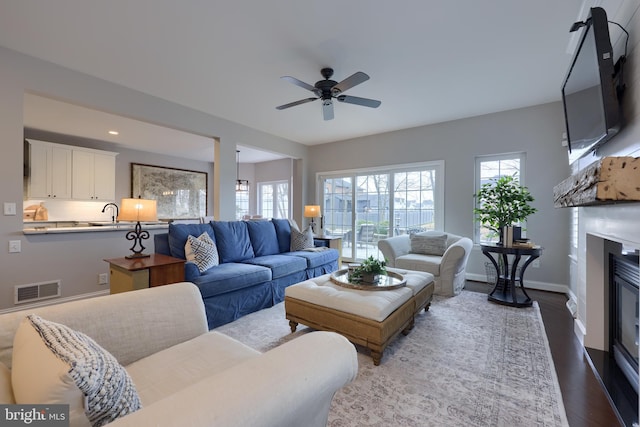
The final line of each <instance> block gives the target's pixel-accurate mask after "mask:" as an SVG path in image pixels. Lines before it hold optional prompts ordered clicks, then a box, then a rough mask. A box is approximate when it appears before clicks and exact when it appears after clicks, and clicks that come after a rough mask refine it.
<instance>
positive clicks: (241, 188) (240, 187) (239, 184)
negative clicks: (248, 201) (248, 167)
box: [236, 150, 249, 193]
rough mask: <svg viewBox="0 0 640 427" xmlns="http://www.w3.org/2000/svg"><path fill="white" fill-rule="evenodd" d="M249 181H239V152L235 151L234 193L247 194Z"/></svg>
mask: <svg viewBox="0 0 640 427" xmlns="http://www.w3.org/2000/svg"><path fill="white" fill-rule="evenodd" d="M248 191H249V181H248V180H246V179H240V150H236V192H237V193H240V192H248Z"/></svg>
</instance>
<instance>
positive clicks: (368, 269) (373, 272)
mask: <svg viewBox="0 0 640 427" xmlns="http://www.w3.org/2000/svg"><path fill="white" fill-rule="evenodd" d="M386 265H387V260H383V261H380V260H377V259H375V258H374V257H373V255H371V256H369V258H367V259H365V260H364V261H362V262H361V263H360V265H359V266H358V267H356V268H355V269H354V270H353V273H351V276H350V277H349V280H354V281H358V282H364V283H377V282H378V278H379V277H378V276H380V275H381V274H387V268H386Z"/></svg>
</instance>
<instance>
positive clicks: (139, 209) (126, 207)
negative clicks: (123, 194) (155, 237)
mask: <svg viewBox="0 0 640 427" xmlns="http://www.w3.org/2000/svg"><path fill="white" fill-rule="evenodd" d="M157 220H158V210H157V206H156V201H155V200H149V199H122V203H121V204H120V213H119V214H118V221H157Z"/></svg>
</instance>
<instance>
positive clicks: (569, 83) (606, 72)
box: [562, 7, 622, 163]
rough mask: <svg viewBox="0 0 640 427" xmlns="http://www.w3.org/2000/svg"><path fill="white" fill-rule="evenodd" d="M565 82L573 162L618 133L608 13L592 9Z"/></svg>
mask: <svg viewBox="0 0 640 427" xmlns="http://www.w3.org/2000/svg"><path fill="white" fill-rule="evenodd" d="M584 27H585V28H584V30H583V33H582V37H581V38H580V41H579V43H578V48H577V49H576V52H575V53H574V55H573V59H572V61H571V66H570V67H569V71H568V72H567V76H566V78H565V80H564V83H563V85H562V102H563V105H564V116H565V122H566V127H567V142H568V147H569V163H574V162H575V161H576V160H578V159H579V158H581V157H583V156H585V155H586V154H588V153H590V152H592V151H593V150H595V149H596V148H598V147H599V146H600V145H602V144H604V143H605V142H606V141H607V140H609V139H610V138H612V137H613V136H614V135H616V134H617V133H618V131H619V130H620V127H621V121H622V120H621V113H620V103H619V100H618V94H617V92H616V83H615V78H614V74H615V71H614V68H615V67H614V61H613V49H612V47H611V40H610V38H609V24H608V21H607V13H606V12H605V11H604V9H602V8H600V7H594V8H592V9H591V12H590V15H589V17H588V18H587V20H586V22H585V23H584Z"/></svg>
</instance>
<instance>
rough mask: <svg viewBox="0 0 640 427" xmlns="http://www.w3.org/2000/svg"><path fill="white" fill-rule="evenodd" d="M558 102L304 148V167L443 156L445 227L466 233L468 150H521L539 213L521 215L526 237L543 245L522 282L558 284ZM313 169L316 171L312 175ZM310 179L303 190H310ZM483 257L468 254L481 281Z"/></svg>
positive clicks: (562, 247) (563, 273) (562, 245)
mask: <svg viewBox="0 0 640 427" xmlns="http://www.w3.org/2000/svg"><path fill="white" fill-rule="evenodd" d="M563 120H564V118H563V113H562V106H561V104H560V103H559V102H557V103H551V104H545V105H539V106H535V107H529V108H523V109H519V110H511V111H505V112H501V113H496V114H489V115H484V116H479V117H473V118H468V119H462V120H456V121H451V122H446V123H440V124H435V125H430V126H424V127H418V128H413V129H406V130H401V131H397V132H390V133H386V134H380V135H373V136H368V137H363V138H358V139H353V140H350V141H344V142H338V143H332V144H324V145H321V146H313V147H311V155H310V156H309V159H310V165H309V170H310V172H311V173H312V174H315V173H316V172H327V171H336V170H348V169H354V168H366V167H374V166H380V165H389V164H403V163H414V162H421V161H429V160H444V162H445V225H444V229H445V231H448V232H450V233H454V234H459V235H463V236H468V237H473V207H474V199H473V193H474V168H475V156H479V155H487V154H499V153H509V152H518V151H524V152H526V177H525V178H526V180H525V184H526V185H527V187H529V189H530V190H531V193H532V194H533V196H534V197H535V202H534V206H535V207H536V208H538V212H537V213H536V214H534V215H532V216H531V217H529V219H528V220H527V236H528V237H530V238H531V239H532V240H533V241H535V242H536V243H538V244H540V245H542V246H543V247H544V251H543V254H542V256H541V258H540V268H529V269H528V270H527V275H526V279H527V283H528V284H531V282H540V283H538V284H537V286H538V287H546V288H550V289H554V290H560V291H563V290H565V289H566V286H567V285H568V284H569V273H568V267H567V254H568V240H569V211H568V210H566V209H555V208H554V207H553V187H554V186H555V185H556V184H557V183H558V182H560V181H562V180H563V179H564V178H566V177H567V176H568V175H569V164H568V160H567V153H566V149H565V148H564V147H562V146H561V136H562V132H563V130H564V121H563ZM313 176H315V175H313ZM313 181H314V179H313V178H312V176H310V179H309V180H308V183H309V184H308V185H309V187H308V189H307V192H308V194H315V183H314V182H313ZM485 261H486V257H485V256H484V255H482V253H481V252H480V250H479V248H477V247H476V248H475V249H474V252H473V253H472V254H471V257H470V260H469V264H468V269H467V272H468V273H469V274H470V275H471V276H474V277H475V278H477V279H479V280H484V278H485V277H486V276H485V270H484V262H485Z"/></svg>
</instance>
